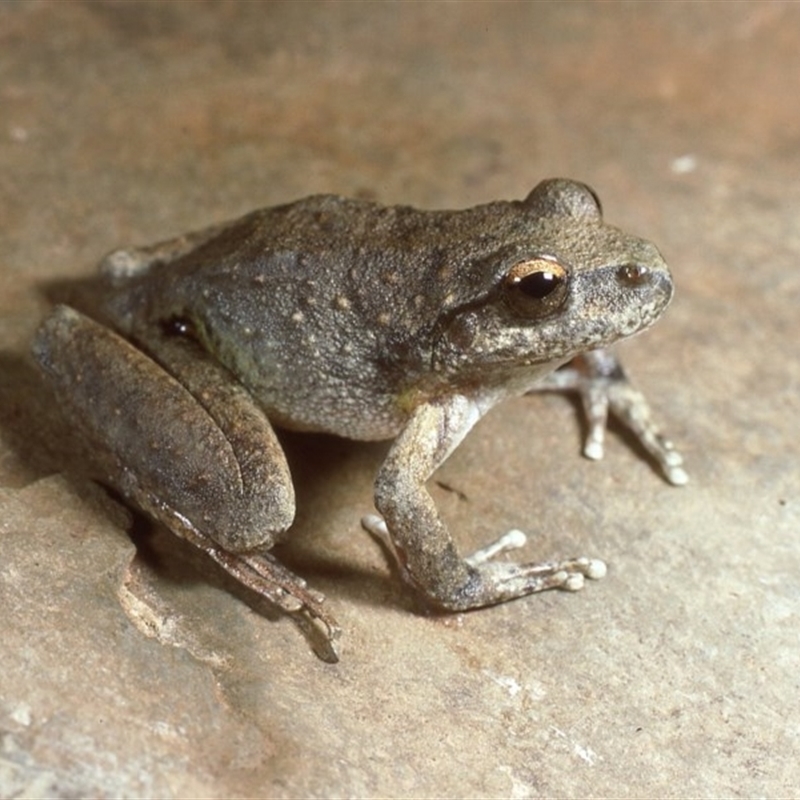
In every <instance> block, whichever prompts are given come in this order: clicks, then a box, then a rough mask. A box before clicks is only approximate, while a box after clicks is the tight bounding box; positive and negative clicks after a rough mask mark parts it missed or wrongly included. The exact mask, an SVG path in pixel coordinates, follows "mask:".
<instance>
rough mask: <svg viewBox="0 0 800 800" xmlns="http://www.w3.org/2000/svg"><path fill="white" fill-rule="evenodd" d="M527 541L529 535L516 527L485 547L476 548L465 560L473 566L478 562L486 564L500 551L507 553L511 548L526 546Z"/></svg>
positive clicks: (516, 548)
mask: <svg viewBox="0 0 800 800" xmlns="http://www.w3.org/2000/svg"><path fill="white" fill-rule="evenodd" d="M527 541H528V537H527V536H526V535H525V534H524V533H523V532H522V531H519V530H516V529H515V530H510V531H508V533H504V534H503V535H502V536H501V537H500V538H499V539H496V540H495V541H493V542H491V543H490V544H487V545H486V546H485V547H481V548H480V550H476V551H475V552H474V553H472V555H469V556H467V558H466V559H465V561H466V562H467V564H469V565H470V566H472V567H474V566H476V565H477V564H484V563H485V562H487V561H489V560H490V559H492V558H494V557H495V556H497V555H500V553H505V552H508V551H509V550H518V549H519V548H520V547H524V546H525V543H526V542H527Z"/></svg>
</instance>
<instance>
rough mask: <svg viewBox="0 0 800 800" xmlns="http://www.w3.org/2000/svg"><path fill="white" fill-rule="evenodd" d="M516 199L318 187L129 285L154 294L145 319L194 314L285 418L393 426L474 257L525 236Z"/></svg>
mask: <svg viewBox="0 0 800 800" xmlns="http://www.w3.org/2000/svg"><path fill="white" fill-rule="evenodd" d="M515 205H517V204H514V203H492V204H489V205H487V206H481V207H478V208H474V209H468V210H465V211H459V212H452V211H449V212H448V211H420V210H417V209H414V208H410V207H405V206H392V207H384V206H379V205H377V204H375V203H370V202H366V201H360V200H351V199H345V198H341V197H338V196H333V195H317V196H313V197H309V198H306V199H304V200H300V201H297V202H295V203H291V204H288V205H284V206H277V207H274V208H267V209H263V210H259V211H255V212H253V213H251V214H248V215H247V216H245V217H242V218H241V219H238V220H235V221H234V222H231V223H229V224H227V225H224V226H220V228H219V229H217V230H216V231H215V233H214V235H213V236H211V237H210V238H208V239H207V240H205V241H203V242H202V244H200V245H199V246H198V247H196V248H195V249H192V250H190V251H189V252H186V253H184V254H181V255H180V256H179V257H177V258H176V259H174V260H172V261H169V262H167V263H164V264H161V265H158V266H155V267H154V268H153V269H152V270H151V271H150V272H149V273H148V275H147V276H146V277H145V278H143V277H141V276H140V278H139V280H138V283H139V286H138V287H137V288H132V291H134V292H137V293H142V292H144V293H145V294H146V300H145V302H144V303H143V304H141V305H144V306H146V307H147V308H148V309H149V311H148V312H147V316H148V320H149V324H151V325H152V324H154V323H158V322H160V321H163V320H164V319H171V318H181V319H185V320H187V321H188V322H189V323H190V324H191V327H192V328H193V329H194V330H195V331H196V333H197V335H198V337H199V339H200V340H201V341H202V342H203V344H204V345H205V347H206V348H207V349H208V350H209V352H211V353H212V354H213V355H214V356H215V357H216V358H218V359H219V360H220V361H221V362H222V363H224V364H225V365H226V366H227V367H228V368H229V369H230V370H231V371H232V372H233V373H234V374H235V375H236V376H237V377H238V378H239V379H240V380H241V381H242V383H244V384H245V385H246V386H247V387H248V388H249V389H250V390H251V391H252V392H253V394H254V395H255V396H256V397H258V398H259V400H260V401H261V403H262V404H263V405H264V407H265V408H266V409H267V411H268V412H269V413H271V414H272V415H273V416H275V417H277V419H278V420H279V421H281V422H282V423H283V424H284V425H287V426H292V427H296V428H301V429H316V430H328V431H332V432H335V433H341V434H343V435H346V436H349V437H351V438H384V437H391V436H393V435H394V434H395V433H396V432H397V430H398V429H399V428H400V427H401V426H402V423H403V420H404V414H405V412H404V411H403V409H402V407H401V406H402V403H399V402H398V398H400V397H401V396H402V395H403V394H404V393H407V392H408V391H410V390H411V389H412V388H413V387H414V386H415V385H416V384H417V383H418V382H419V381H420V380H422V379H423V378H424V376H425V375H426V373H427V372H428V370H429V369H430V363H431V348H432V346H433V341H432V340H433V336H434V329H435V327H436V325H437V321H438V320H439V319H440V318H441V314H442V313H443V311H445V310H446V309H447V308H448V306H452V305H455V304H457V303H458V302H460V298H459V297H458V296H457V295H458V293H459V290H460V289H461V288H463V287H461V283H462V281H460V280H459V276H461V277H462V278H463V277H464V275H465V273H464V269H465V265H466V264H468V263H470V262H474V261H475V260H476V259H478V260H479V259H480V258H481V257H482V255H483V254H484V253H486V254H491V253H494V252H496V250H497V248H498V247H499V246H501V245H503V244H506V243H507V242H508V240H509V239H510V238H511V239H513V238H514V236H515V235H516V236H519V234H520V231H519V229H520V228H521V225H522V223H521V221H520V219H519V216H520V215H518V214H514V213H509V209H510V208H511V207H513V206H515ZM467 290H468V291H469V292H470V293H471V294H474V293H475V291H476V287H475V286H468V287H467Z"/></svg>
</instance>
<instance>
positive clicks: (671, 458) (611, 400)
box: [532, 350, 689, 486]
mask: <svg viewBox="0 0 800 800" xmlns="http://www.w3.org/2000/svg"><path fill="white" fill-rule="evenodd" d="M532 391H576V392H578V393H579V395H580V397H581V401H582V403H583V408H584V412H585V414H586V418H587V423H588V427H589V430H588V433H587V435H586V440H585V442H584V446H583V454H584V455H585V456H586V457H587V458H591V459H592V460H598V459H600V458H602V457H603V444H604V441H605V432H606V426H607V424H608V414H609V411H610V412H611V413H612V414H613V415H614V416H615V417H617V419H619V421H620V422H621V423H622V424H623V425H624V426H625V427H626V428H627V429H628V430H629V431H630V432H631V433H632V434H633V435H634V436H635V437H636V439H637V440H638V441H639V442H640V443H641V444H642V446H643V447H644V448H645V450H647V452H648V453H649V454H650V456H651V457H652V458H653V459H654V460H655V462H656V463H657V464H658V466H659V468H660V470H661V472H662V474H663V475H664V477H665V478H666V479H667V480H668V481H669V482H670V483H671V484H673V485H674V486H683V484H685V483H686V482H687V481H688V480H689V476H688V475H687V474H686V471H685V470H684V468H683V457H682V456H681V454H680V453H679V452H678V451H677V450H676V449H675V445H673V444H672V442H671V441H670V440H669V439H667V438H666V437H665V436H663V435H662V434H661V432H660V431H659V429H658V427H657V426H656V424H655V422H654V421H653V418H652V413H651V411H650V406H649V405H648V403H647V400H645V398H644V395H643V394H642V393H641V392H640V391H639V390H638V389H636V388H635V387H634V386H633V384H632V383H631V382H630V381H629V380H628V378H627V376H626V375H625V372H624V371H623V369H622V366H621V365H620V363H619V361H618V360H617V359H616V358H615V357H614V356H613V355H611V354H610V353H609V352H608V351H606V350H593V351H591V352H589V353H584V354H583V355H582V356H578V357H577V358H575V359H573V361H572V362H570V364H569V365H568V366H566V367H562V368H561V369H559V370H557V371H556V372H554V373H551V374H550V375H548V376H547V377H546V378H545V379H544V380H543V381H542V383H540V384H539V385H538V386H536V387H535V388H534V389H533V390H532Z"/></svg>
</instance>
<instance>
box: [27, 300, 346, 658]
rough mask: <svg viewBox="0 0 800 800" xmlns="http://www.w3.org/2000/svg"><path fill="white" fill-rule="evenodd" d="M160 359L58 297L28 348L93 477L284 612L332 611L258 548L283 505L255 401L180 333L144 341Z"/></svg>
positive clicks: (275, 528)
mask: <svg viewBox="0 0 800 800" xmlns="http://www.w3.org/2000/svg"><path fill="white" fill-rule="evenodd" d="M144 344H145V345H149V346H150V350H151V352H154V353H156V352H157V357H158V359H159V362H160V363H157V362H156V361H155V360H153V359H152V358H150V357H149V356H147V355H145V354H144V353H143V352H142V351H140V350H139V349H137V348H136V347H134V346H132V345H131V344H130V343H129V342H127V341H126V340H125V339H123V338H122V337H120V336H118V335H117V334H116V333H114V332H112V331H111V330H109V329H108V328H105V327H104V326H102V325H99V324H98V323H96V322H94V321H92V320H90V319H89V318H87V317H85V316H83V315H82V314H79V313H78V312H76V311H74V310H73V309H70V308H68V307H65V306H62V307H59V308H57V309H56V310H55V311H54V312H53V313H52V314H51V315H50V317H48V318H47V319H46V320H45V321H44V323H43V324H42V326H41V328H40V329H39V332H38V334H37V337H36V341H35V343H34V354H35V356H36V358H37V360H38V361H39V363H40V365H41V366H42V368H43V370H44V372H45V374H46V375H47V377H48V378H49V381H50V383H51V385H52V386H53V387H54V389H55V392H56V396H57V398H58V400H59V403H60V405H61V407H62V409H63V411H64V413H65V416H66V417H67V418H68V419H69V420H70V422H72V423H73V424H74V425H75V426H76V427H77V428H78V429H79V430H80V431H81V432H82V434H83V439H84V442H85V443H86V444H87V445H88V449H89V450H90V452H91V457H92V461H93V462H94V469H93V472H94V476H95V477H97V478H99V479H100V480H102V481H104V482H106V483H108V484H110V485H112V486H114V487H115V488H116V489H118V490H119V491H120V492H121V493H122V494H123V495H125V496H126V497H127V498H129V499H130V500H132V501H133V502H134V503H135V504H136V505H138V506H139V507H140V508H142V509H143V510H144V511H146V512H148V513H149V514H150V515H152V516H153V517H155V518H156V519H158V520H159V521H161V522H163V523H164V524H165V525H166V526H167V527H169V528H170V529H171V530H172V531H173V532H175V533H177V534H178V535H180V536H182V537H184V538H186V539H187V540H189V541H190V542H192V543H193V544H194V545H196V546H197V547H199V548H201V549H202V550H204V551H205V552H206V553H207V554H208V555H209V556H211V558H213V559H214V560H215V561H216V562H217V563H218V564H220V565H221V566H222V567H223V568H224V569H225V570H226V571H227V572H229V573H230V574H231V575H233V576H234V577H235V578H237V579H238V580H239V581H241V582H242V583H243V584H244V585H246V586H248V587H249V588H250V589H252V590H254V591H256V592H257V593H259V594H261V595H262V596H264V597H266V598H267V599H269V600H270V601H272V602H274V603H276V604H278V605H280V606H281V607H282V608H284V609H286V610H287V611H292V612H294V611H303V612H305V614H307V615H310V617H311V618H312V619H315V620H317V621H319V622H320V623H321V624H322V625H323V626H324V628H325V631H324V633H325V636H326V639H327V647H325V648H324V649H322V651H321V652H320V655H321V656H322V657H323V658H328V659H329V660H333V659H335V640H336V638H337V637H338V635H339V627H338V625H337V624H336V621H335V620H334V619H333V618H332V617H331V616H330V615H329V614H328V613H327V612H326V611H325V610H324V608H323V607H322V599H323V598H322V596H321V595H320V594H318V593H316V592H313V591H312V590H310V589H308V588H307V586H306V584H305V581H303V580H302V579H300V578H298V577H297V576H295V575H293V574H292V573H291V572H290V571H289V570H288V569H286V568H285V567H283V566H282V565H281V564H280V563H278V561H277V560H276V559H275V558H274V557H273V556H271V555H270V554H269V553H267V552H266V550H267V549H268V548H269V547H270V546H271V545H272V544H273V543H274V542H275V540H276V539H277V538H278V536H279V535H280V534H281V533H282V532H283V531H284V530H286V529H287V528H288V527H289V525H290V524H291V522H292V519H293V516H294V491H293V488H292V484H291V477H290V475H289V468H288V465H287V464H286V459H285V457H284V455H283V452H282V450H281V448H280V445H279V443H278V441H277V439H276V437H275V434H274V431H273V430H272V427H271V426H270V424H269V422H268V420H267V419H266V417H265V416H264V414H263V412H261V410H260V409H259V408H258V407H257V406H256V405H255V404H254V403H253V401H252V399H251V398H250V396H249V395H248V394H247V393H246V392H245V390H244V389H243V388H242V387H241V386H240V385H239V384H238V383H236V382H235V381H234V380H233V379H232V378H231V376H230V374H229V373H228V372H227V371H226V370H224V368H222V367H220V366H219V365H217V364H216V363H215V362H213V361H211V360H210V359H208V358H205V357H204V356H203V353H202V352H201V351H200V348H199V347H197V346H196V345H195V343H193V342H191V341H185V340H182V339H180V338H177V339H176V338H169V337H166V338H163V337H162V338H160V339H158V340H156V339H154V340H153V341H151V342H144Z"/></svg>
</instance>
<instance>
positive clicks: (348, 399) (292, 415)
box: [256, 391, 408, 441]
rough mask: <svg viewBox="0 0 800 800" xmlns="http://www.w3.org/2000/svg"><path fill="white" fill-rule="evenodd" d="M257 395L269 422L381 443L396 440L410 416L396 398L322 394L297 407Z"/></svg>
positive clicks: (294, 403)
mask: <svg viewBox="0 0 800 800" xmlns="http://www.w3.org/2000/svg"><path fill="white" fill-rule="evenodd" d="M256 394H257V398H258V400H259V403H260V405H261V406H262V407H263V408H264V411H265V412H266V414H267V417H268V418H269V420H270V422H272V423H273V424H274V425H276V426H277V427H279V428H285V429H287V430H292V431H304V432H315V433H331V434H334V435H335V436H342V437H344V438H346V439H360V440H364V441H379V440H383V439H393V438H394V437H395V436H397V434H398V433H399V432H400V431H401V430H402V428H403V426H404V425H405V423H406V421H407V419H408V414H407V413H402V412H401V410H400V407H399V405H398V403H397V402H396V401H395V400H394V398H391V397H388V396H384V397H378V398H375V397H373V398H371V399H370V400H369V401H367V399H366V398H364V397H359V396H358V395H356V396H353V395H350V394H348V395H344V394H340V395H333V396H332V395H328V394H324V393H321V394H319V395H316V396H315V395H311V396H304V401H303V402H301V403H297V402H296V399H295V402H292V401H291V399H288V400H287V398H284V399H283V400H280V399H279V398H277V397H275V396H274V395H273V394H272V393H271V392H269V391H267V392H263V391H262V392H257V393H256ZM306 400H307V401H308V402H305V401H306Z"/></svg>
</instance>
